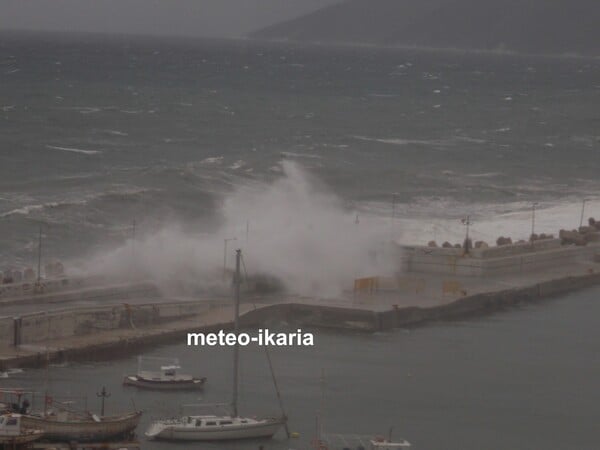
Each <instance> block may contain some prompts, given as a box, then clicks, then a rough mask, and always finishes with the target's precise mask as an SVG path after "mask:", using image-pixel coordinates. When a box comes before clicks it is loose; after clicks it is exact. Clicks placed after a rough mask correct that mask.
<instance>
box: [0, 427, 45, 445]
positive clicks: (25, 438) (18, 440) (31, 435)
mask: <svg viewBox="0 0 600 450" xmlns="http://www.w3.org/2000/svg"><path fill="white" fill-rule="evenodd" d="M43 435H44V432H43V431H41V430H31V431H29V432H25V433H23V434H20V435H19V436H0V444H5V445H7V444H13V445H14V444H27V443H29V442H34V441H37V440H38V439H40V438H41V437H42V436H43Z"/></svg>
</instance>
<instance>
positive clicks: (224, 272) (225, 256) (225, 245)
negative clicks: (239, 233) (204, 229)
mask: <svg viewBox="0 0 600 450" xmlns="http://www.w3.org/2000/svg"><path fill="white" fill-rule="evenodd" d="M229 241H237V238H234V237H233V238H225V239H223V279H226V278H227V243H228V242H229Z"/></svg>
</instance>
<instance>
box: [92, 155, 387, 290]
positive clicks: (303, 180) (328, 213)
mask: <svg viewBox="0 0 600 450" xmlns="http://www.w3.org/2000/svg"><path fill="white" fill-rule="evenodd" d="M281 166H282V169H283V170H282V176H281V177H280V178H278V179H276V180H275V181H274V182H272V183H270V184H259V185H256V184H254V185H245V186H242V187H238V188H237V189H236V190H234V191H233V192H232V193H231V194H229V195H228V196H227V197H226V198H225V199H224V202H223V207H222V211H221V214H222V217H223V223H222V226H221V227H220V228H219V230H218V231H216V232H214V233H211V234H205V235H202V236H199V235H191V234H189V233H185V232H183V231H182V230H181V227H179V226H177V225H171V226H168V227H165V228H163V229H162V230H161V231H160V232H158V233H156V234H153V235H151V236H146V237H144V238H142V239H139V240H138V241H137V242H136V245H135V249H136V250H135V256H134V257H135V261H133V263H134V265H135V268H136V271H137V272H138V274H140V275H143V276H149V277H152V278H153V279H155V280H157V281H168V280H170V279H189V280H196V281H197V282H198V283H199V284H204V286H205V287H209V286H212V285H216V284H222V281H223V280H222V277H221V274H222V270H223V256H224V255H223V251H224V240H225V239H229V238H234V237H235V238H236V241H235V242H228V243H229V248H228V250H229V251H228V253H230V255H228V256H229V261H232V260H233V259H232V257H231V255H232V254H233V251H234V247H241V248H242V249H243V250H244V255H245V261H246V266H247V267H248V271H249V272H250V274H258V273H260V274H266V275H269V276H272V277H275V278H277V279H278V280H280V281H281V282H282V283H284V284H285V286H286V287H287V288H288V290H290V291H291V292H293V293H296V294H301V295H317V296H335V295H338V294H340V292H341V291H342V290H343V289H345V288H346V289H350V288H351V287H352V280H353V279H354V278H358V277H362V276H373V275H388V274H391V273H394V272H395V271H396V270H397V265H398V260H397V258H396V257H395V256H394V254H393V252H389V251H386V250H384V249H385V246H382V243H383V242H385V240H386V239H389V225H387V226H384V225H383V224H379V226H378V225H376V224H373V223H370V224H369V226H368V227H366V226H364V224H360V223H356V215H355V213H354V212H353V211H348V210H346V209H345V208H344V207H343V205H342V203H341V201H340V200H339V199H338V198H337V197H336V196H335V195H333V194H332V193H331V192H330V191H329V190H327V189H326V188H325V187H323V186H322V185H321V184H320V183H319V182H318V180H316V179H315V178H313V177H312V176H311V175H310V174H308V173H307V171H306V170H304V169H302V168H301V167H300V166H299V165H297V164H296V163H294V162H291V161H283V162H282V163H281ZM226 263H227V261H226ZM131 266H132V252H131V243H129V244H128V245H125V246H123V247H121V248H119V249H116V250H114V251H112V252H109V253H107V254H104V255H99V256H97V257H95V258H93V260H92V261H91V262H90V263H89V264H88V265H87V270H88V271H91V272H93V273H98V272H100V273H103V274H118V273H125V272H127V271H128V270H131Z"/></svg>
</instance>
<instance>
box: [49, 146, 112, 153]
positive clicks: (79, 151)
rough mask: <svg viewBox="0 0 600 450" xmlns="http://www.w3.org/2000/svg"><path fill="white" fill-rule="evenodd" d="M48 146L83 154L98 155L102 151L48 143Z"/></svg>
mask: <svg viewBox="0 0 600 450" xmlns="http://www.w3.org/2000/svg"><path fill="white" fill-rule="evenodd" d="M46 148H49V149H51V150H60V151H63V152H72V153H81V154H83V155H98V154H100V153H102V152H101V151H100V150H84V149H81V148H74V147H59V146H57V145H46Z"/></svg>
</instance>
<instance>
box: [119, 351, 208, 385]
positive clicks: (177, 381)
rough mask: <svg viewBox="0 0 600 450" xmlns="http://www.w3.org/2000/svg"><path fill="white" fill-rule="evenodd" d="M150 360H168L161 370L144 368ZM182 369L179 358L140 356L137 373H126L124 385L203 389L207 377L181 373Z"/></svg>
mask: <svg viewBox="0 0 600 450" xmlns="http://www.w3.org/2000/svg"><path fill="white" fill-rule="evenodd" d="M148 360H152V361H159V362H168V363H167V364H166V365H161V366H160V370H144V369H143V367H144V364H145V362H147V361H148ZM179 369H181V366H180V365H179V361H178V360H177V359H173V358H171V359H169V358H149V357H141V356H140V357H139V358H138V371H137V374H135V375H126V376H125V378H124V379H123V385H124V386H135V387H138V388H142V389H157V390H194V389H202V388H203V387H204V384H205V383H206V377H202V378H198V377H194V376H192V375H188V374H182V373H179V372H178V370H179Z"/></svg>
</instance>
